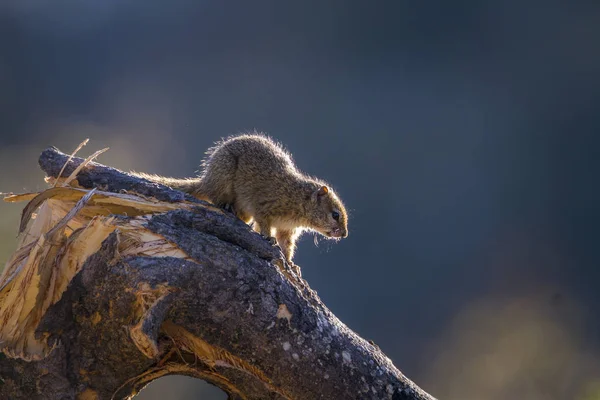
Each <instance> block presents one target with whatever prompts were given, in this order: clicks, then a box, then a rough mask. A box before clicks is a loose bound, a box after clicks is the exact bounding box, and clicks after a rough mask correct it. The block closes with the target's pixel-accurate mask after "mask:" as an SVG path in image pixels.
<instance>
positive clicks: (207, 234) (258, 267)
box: [0, 148, 433, 400]
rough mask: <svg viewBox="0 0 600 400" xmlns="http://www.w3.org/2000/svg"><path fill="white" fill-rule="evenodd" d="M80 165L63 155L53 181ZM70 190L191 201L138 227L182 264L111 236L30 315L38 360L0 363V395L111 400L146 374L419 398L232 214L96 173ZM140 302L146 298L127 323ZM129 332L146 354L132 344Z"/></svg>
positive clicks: (300, 394) (54, 165) (54, 164)
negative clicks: (141, 252)
mask: <svg viewBox="0 0 600 400" xmlns="http://www.w3.org/2000/svg"><path fill="white" fill-rule="evenodd" d="M66 159H67V157H66V156H65V155H64V154H62V153H60V152H59V151H58V150H57V149H55V148H50V149H47V150H45V151H44V152H43V153H42V155H41V157H40V166H41V167H42V169H43V170H44V171H45V172H46V173H47V174H48V175H49V176H54V177H56V175H57V174H58V172H59V171H60V168H61V167H62V166H63V164H64V163H65V161H66ZM81 161H82V160H81V159H79V158H74V159H73V160H72V161H71V162H70V164H69V165H68V166H67V168H66V171H65V172H64V173H63V176H68V175H69V174H70V173H71V172H72V171H73V169H74V168H75V167H76V166H77V165H78V164H79V163H80V162H81ZM77 180H78V183H79V185H80V186H82V187H85V188H93V187H100V188H101V189H103V190H108V191H114V192H119V191H123V190H125V191H128V192H137V193H140V194H143V195H145V196H153V197H155V198H158V199H160V200H164V201H171V202H181V201H182V200H184V199H187V200H191V201H195V202H197V203H198V207H197V209H195V210H194V211H193V212H190V211H185V210H176V211H172V212H169V213H165V214H157V215H154V216H153V217H152V218H150V220H149V222H148V228H149V229H151V230H152V231H154V232H156V233H159V234H160V235H162V236H164V237H165V238H167V239H168V240H170V241H171V242H173V243H175V244H177V245H178V246H179V247H180V248H181V249H183V250H184V251H185V252H187V254H189V255H190V257H191V259H188V260H184V259H180V258H170V257H160V258H158V257H157V258H152V257H130V258H120V257H118V254H117V251H116V248H117V241H118V235H117V234H116V233H113V234H112V235H110V236H109V237H108V238H107V239H106V240H105V242H104V243H103V246H102V248H101V250H100V251H98V252H97V253H96V254H94V255H93V256H92V257H90V258H89V259H88V260H87V262H86V264H85V265H84V267H83V268H82V270H81V271H80V272H79V273H78V274H77V275H76V276H75V278H74V279H73V281H72V282H71V284H70V286H69V288H68V290H67V291H66V292H65V293H64V295H63V297H62V298H61V300H60V301H59V302H58V303H56V304H55V305H54V306H52V307H51V308H50V309H49V310H48V312H47V313H46V315H45V316H44V319H43V320H42V324H41V325H40V327H39V329H38V333H39V334H40V335H47V336H48V337H49V340H50V342H51V343H55V344H56V348H55V349H54V350H53V351H52V352H51V353H50V355H49V356H48V357H46V358H45V359H43V360H40V361H34V362H25V361H22V360H18V359H11V358H8V357H6V356H5V355H3V354H1V353H0V398H2V399H5V398H9V399H75V398H82V399H86V398H89V399H93V398H98V399H111V398H115V399H120V398H127V397H128V396H131V395H134V394H135V393H137V392H138V391H139V390H140V389H141V388H142V387H143V386H144V385H146V384H148V383H149V382H150V381H151V380H153V379H156V378H158V377H161V376H164V375H167V374H183V375H188V376H193V377H197V378H200V379H203V380H206V381H208V382H210V383H211V384H214V385H216V386H218V387H220V388H222V389H223V390H224V391H225V392H227V393H228V394H229V397H230V398H231V399H286V398H288V399H394V400H401V399H402V400H425V399H428V400H432V399H433V397H431V396H430V395H428V394H427V393H425V392H424V391H423V390H421V389H420V388H419V387H417V386H416V385H415V384H414V383H413V382H411V381H410V380H409V379H408V378H406V377H405V376H404V375H403V374H402V373H401V372H400V371H399V370H398V369H397V368H396V367H395V366H394V365H393V364H392V362H391V361H390V360H389V359H388V358H387V357H386V356H385V354H383V353H382V352H381V351H380V349H379V348H378V347H376V346H373V345H372V344H370V343H368V342H367V341H365V340H364V339H362V338H360V337H359V336H358V335H356V334H355V333H354V332H353V331H352V330H351V329H349V328H348V327H346V326H345V325H344V324H343V323H342V322H340V321H339V320H338V319H337V318H336V317H335V315H333V314H332V313H331V312H330V311H329V310H328V309H327V307H325V305H324V304H323V303H322V302H321V300H320V299H319V297H318V296H317V294H316V293H315V292H314V291H313V290H311V289H310V287H309V286H308V284H307V283H306V282H305V281H304V280H302V278H300V277H298V276H297V275H296V274H295V273H294V271H293V270H292V269H291V268H290V267H289V266H288V265H287V264H286V263H285V262H283V261H282V255H281V251H280V249H279V248H278V247H277V246H272V245H271V244H270V243H269V242H268V241H267V240H265V239H264V238H263V237H262V236H260V235H259V234H256V233H254V232H253V231H252V230H251V229H250V227H249V226H248V225H246V224H244V223H243V222H242V221H240V220H238V219H237V218H235V217H234V216H233V215H231V214H229V213H227V212H217V211H216V210H214V209H211V208H210V207H205V203H203V202H201V201H198V200H195V199H193V198H190V197H189V196H187V195H184V194H183V193H181V192H178V191H176V190H172V189H170V188H167V187H164V186H162V185H158V184H154V183H151V182H148V181H146V180H144V179H140V178H137V177H133V176H131V175H128V174H125V173H123V172H120V171H118V170H116V169H113V168H109V167H106V166H103V165H100V164H97V163H92V164H90V165H89V166H87V167H85V168H84V169H83V170H82V171H81V173H80V174H79V175H78V178H77ZM122 218H127V217H122ZM142 292H143V293H149V294H148V296H149V297H148V298H149V300H148V301H147V309H145V311H144V312H143V317H142V318H141V319H139V320H138V319H136V317H135V316H136V315H139V314H140V312H139V307H140V294H141V293H142ZM136 324H137V325H138V326H139V336H138V338H139V337H141V338H143V339H145V340H147V343H148V344H149V345H148V346H149V347H148V351H145V352H144V351H140V347H139V340H138V345H136V343H134V340H133V339H132V334H131V329H129V327H131V326H134V325H136ZM182 332H184V333H185V334H184V333H182ZM182 335H183V336H182ZM186 335H187V336H186ZM190 337H193V338H197V339H198V340H199V341H198V342H194V343H196V344H195V345H194V344H193V343H191V342H189V340H190V339H189V338H190ZM186 338H187V339H186ZM186 340H187V341H186ZM199 343H200V344H199ZM204 344H206V345H204ZM194 346H195V347H194ZM202 346H205V348H207V349H208V350H206V352H205V353H203V352H202V351H201V350H202V349H201V348H202ZM198 349H200V350H198ZM211 352H212V353H211ZM215 352H216V353H215ZM211 354H212V356H211ZM215 354H217V355H216V356H215ZM215 359H217V360H219V361H217V362H215V361H214V360H215Z"/></svg>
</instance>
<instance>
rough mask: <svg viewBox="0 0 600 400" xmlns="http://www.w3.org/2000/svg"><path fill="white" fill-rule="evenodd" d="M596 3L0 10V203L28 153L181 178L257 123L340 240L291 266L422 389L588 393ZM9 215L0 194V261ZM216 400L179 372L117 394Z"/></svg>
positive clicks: (17, 4)
mask: <svg viewBox="0 0 600 400" xmlns="http://www.w3.org/2000/svg"><path fill="white" fill-rule="evenodd" d="M599 38H600V2H597V1H579V0H575V1H570V2H567V1H558V0H545V1H538V0H526V1H516V0H506V1H491V0H483V1H453V2H448V1H441V0H434V1H405V0H396V1H377V2H367V1H350V0H346V1H337V0H332V1H308V0H304V1H302V2H282V1H262V0H259V1H252V2H248V1H237V0H233V1H227V2H224V1H192V0H189V1H187V0H170V1H164V0H163V1H158V0H145V1H133V0H102V1H100V0H77V1H75V0H55V1H53V2H45V1H41V0H2V1H1V2H0V49H1V53H0V171H2V172H1V174H0V190H1V191H3V192H10V191H13V192H21V191H35V190H40V189H43V188H44V187H45V184H44V182H43V173H42V172H41V171H40V170H39V168H38V166H37V157H38V155H39V153H40V152H41V151H42V150H43V149H44V148H45V147H47V146H50V145H55V146H57V147H59V148H60V149H61V150H63V151H68V152H70V151H72V150H73V149H74V148H75V147H76V146H77V144H78V143H80V142H81V141H82V140H83V139H84V138H87V137H89V138H90V139H91V140H90V143H89V144H88V146H87V147H86V148H84V149H83V150H82V152H80V155H84V156H87V155H89V154H91V153H92V152H93V151H95V150H98V149H100V148H103V147H106V146H108V147H110V148H111V149H110V150H109V151H108V152H107V153H105V154H103V155H101V156H100V158H99V160H98V161H99V162H101V163H104V164H108V165H111V166H114V167H117V168H121V169H124V170H131V169H135V170H137V171H146V172H152V173H159V174H165V175H173V176H186V175H187V176H189V175H192V174H194V172H195V171H196V170H197V169H198V165H199V162H200V159H201V158H202V155H203V152H204V151H205V150H206V149H207V148H208V147H209V146H210V145H211V144H212V143H213V142H214V141H215V140H218V139H219V138H221V137H223V136H227V135H230V134H233V133H238V132H243V131H248V130H253V129H257V130H261V131H265V132H267V133H269V134H270V135H272V136H273V137H275V138H276V139H278V140H280V141H281V142H282V143H283V144H284V145H285V146H286V147H287V148H288V149H289V150H290V151H291V152H292V153H293V155H294V158H295V160H296V162H297V164H298V166H299V167H300V168H301V169H302V170H304V171H306V172H308V173H310V174H313V175H316V176H319V177H322V178H323V179H326V180H328V181H330V182H331V183H332V186H333V187H334V188H335V189H336V190H337V191H338V192H339V194H340V195H341V196H342V198H343V199H344V201H345V203H346V205H347V207H348V208H349V209H350V213H351V218H350V222H349V228H350V235H349V237H348V238H347V239H345V240H342V241H341V242H339V243H337V244H334V243H331V242H327V241H324V240H321V241H320V243H319V245H318V246H315V245H314V244H313V238H312V237H311V236H310V235H309V236H305V237H304V239H303V240H302V241H301V243H300V244H299V250H298V253H297V256H296V262H297V263H298V264H299V265H301V266H302V267H303V275H304V277H305V278H306V279H307V280H308V282H309V283H310V284H311V286H312V287H313V288H314V289H316V290H317V291H318V292H319V295H320V296H321V298H322V299H323V300H324V302H325V303H326V304H327V305H328V306H329V307H330V308H331V310H332V311H333V312H334V313H335V314H336V315H337V316H338V317H339V318H340V319H341V320H342V321H343V322H345V323H346V324H347V325H348V326H349V327H350V328H352V329H353V330H355V331H356V332H357V333H358V334H359V335H361V336H363V337H364V338H366V339H372V340H374V341H375V342H376V343H377V344H378V345H379V346H380V347H381V349H382V350H383V351H384V352H385V353H386V354H387V355H388V356H389V357H390V358H391V359H392V360H393V362H394V363H395V364H396V365H397V366H398V367H399V368H400V369H401V370H402V371H403V372H404V373H405V374H406V375H407V376H408V377H410V378H411V379H413V380H414V381H415V382H417V384H419V385H420V386H422V387H423V388H424V389H425V390H427V391H429V392H430V393H432V394H433V395H434V396H436V397H439V398H440V399H463V400H464V399H467V400H486V399H491V400H496V399H527V400H530V399H532V400H537V399H544V400H548V399H557V400H563V399H564V400H568V399H576V400H592V399H598V398H600V394H599V393H600V390H598V389H599V387H600V350H599V345H600V292H599V291H598V282H599V280H600V251H599V250H598V248H597V242H598V239H599V238H600V233H599V232H598V226H599V224H600V192H599V189H598V171H599V168H600V147H599V146H600V137H599V136H598V133H599V132H598V131H599V130H600V113H599V111H600V110H599V106H600V45H599V43H600V42H599V40H600V39H599ZM23 206H24V204H6V203H4V204H0V261H1V262H2V265H3V263H4V262H5V261H6V259H7V258H8V257H9V255H10V253H11V252H12V251H13V250H14V247H15V242H16V239H15V235H16V232H17V227H18V221H19V214H20V211H21V209H22V207H23ZM200 397H201V398H203V399H225V395H224V394H223V392H221V391H220V390H218V389H216V388H213V387H211V386H209V385H206V384H204V383H203V382H201V381H196V380H192V379H190V378H186V377H166V378H163V379H160V380H158V381H155V382H154V383H152V384H151V385H149V386H148V387H147V388H146V389H145V390H144V391H143V392H142V393H141V395H140V396H139V398H140V399H143V400H152V399H164V398H169V399H176V400H178V399H195V398H200Z"/></svg>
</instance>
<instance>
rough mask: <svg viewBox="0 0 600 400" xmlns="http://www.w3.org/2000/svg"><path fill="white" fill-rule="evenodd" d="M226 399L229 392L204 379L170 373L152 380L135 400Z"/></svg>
mask: <svg viewBox="0 0 600 400" xmlns="http://www.w3.org/2000/svg"><path fill="white" fill-rule="evenodd" d="M165 399H169V400H192V399H193V400H196V399H202V400H225V399H227V394H225V392H224V391H222V390H221V389H219V388H217V387H215V386H213V385H210V384H208V383H206V382H204V381H203V380H200V379H194V378H190V377H188V376H181V375H169V376H165V377H163V378H159V379H157V380H155V381H153V382H151V383H150V384H149V385H148V386H146V387H145V388H144V389H143V390H142V391H140V393H139V394H138V395H137V396H136V397H135V400H165Z"/></svg>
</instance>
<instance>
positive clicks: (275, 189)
mask: <svg viewBox="0 0 600 400" xmlns="http://www.w3.org/2000/svg"><path fill="white" fill-rule="evenodd" d="M201 166H202V169H203V170H202V173H201V174H200V176H199V177H196V178H184V179H177V178H168V177H163V176H159V175H152V174H145V173H137V172H134V173H133V174H134V175H136V176H138V177H141V178H145V179H147V180H150V181H152V182H156V183H160V184H163V185H165V186H170V187H171V188H173V189H177V190H181V191H183V192H186V193H189V194H191V195H193V196H195V197H197V198H199V199H201V200H206V201H209V202H211V203H213V204H214V205H216V206H218V207H221V208H225V209H230V210H231V211H232V212H233V213H234V214H235V215H236V216H237V217H238V218H240V219H241V220H242V221H244V222H245V223H247V224H250V223H252V222H254V224H253V228H254V230H255V231H257V232H259V233H260V234H262V235H263V236H264V237H266V238H268V239H269V240H270V241H272V242H273V243H275V242H276V243H277V244H278V245H279V247H280V248H281V250H282V251H283V255H284V256H285V258H286V260H287V261H288V262H289V263H290V264H292V265H294V264H293V262H292V258H293V256H294V251H295V249H296V241H297V239H298V237H299V236H300V234H302V233H303V232H305V231H315V232H318V233H319V234H321V235H323V236H325V237H326V238H329V239H335V240H339V239H341V238H345V237H347V236H348V227H347V222H348V216H347V213H346V209H345V207H344V204H343V203H342V201H341V200H340V198H339V197H338V196H337V195H336V194H335V192H334V191H333V190H332V189H331V187H330V186H329V185H328V184H327V183H325V182H324V181H322V180H320V179H317V178H314V177H310V176H308V175H306V174H304V173H303V172H301V171H300V170H298V168H297V167H296V165H295V164H294V162H293V160H292V156H291V155H290V154H289V153H288V152H287V151H286V150H285V149H284V148H283V146H282V145H281V144H279V143H277V142H275V141H274V140H273V139H271V138H270V137H268V136H266V135H264V134H262V133H252V134H241V135H237V136H230V137H228V138H226V139H223V140H221V141H220V142H217V143H215V145H214V146H213V147H211V148H210V149H208V151H207V152H206V158H205V159H204V160H203V161H202V164H201ZM274 231H275V236H274V237H273V232H274Z"/></svg>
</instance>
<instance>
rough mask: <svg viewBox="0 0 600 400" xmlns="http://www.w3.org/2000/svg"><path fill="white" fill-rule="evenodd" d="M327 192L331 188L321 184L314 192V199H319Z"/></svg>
mask: <svg viewBox="0 0 600 400" xmlns="http://www.w3.org/2000/svg"><path fill="white" fill-rule="evenodd" d="M327 193H329V189H328V188H327V186H321V187H320V188H318V189H317V190H315V191H314V192H313V195H312V200H313V201H314V202H316V201H317V200H318V199H319V197H321V196H323V195H326V194H327Z"/></svg>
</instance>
